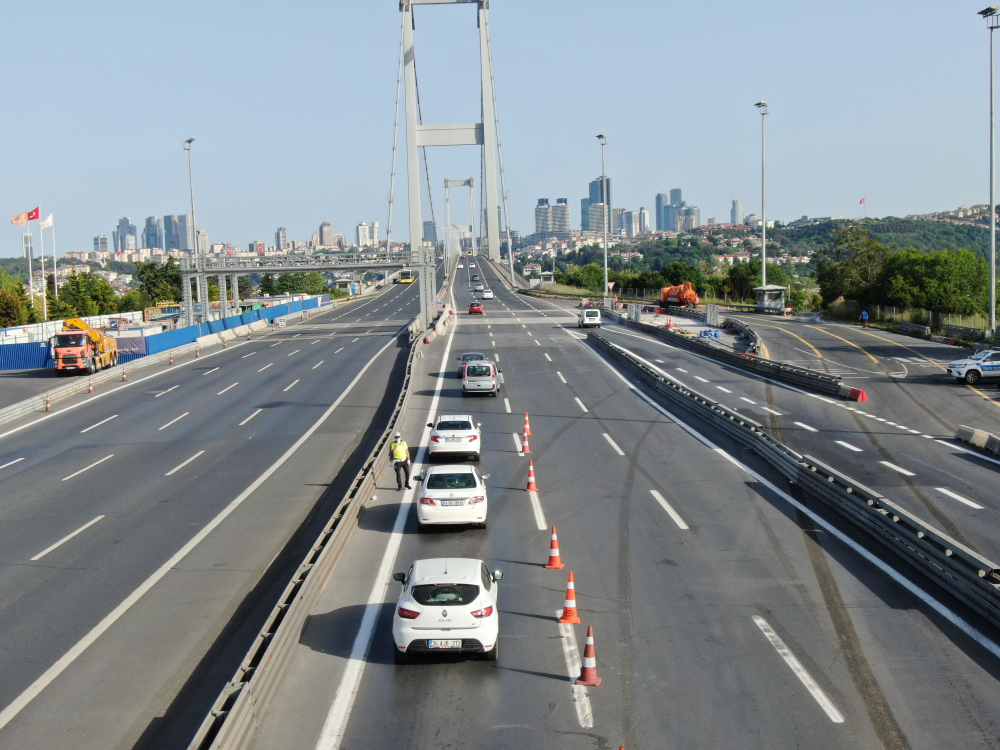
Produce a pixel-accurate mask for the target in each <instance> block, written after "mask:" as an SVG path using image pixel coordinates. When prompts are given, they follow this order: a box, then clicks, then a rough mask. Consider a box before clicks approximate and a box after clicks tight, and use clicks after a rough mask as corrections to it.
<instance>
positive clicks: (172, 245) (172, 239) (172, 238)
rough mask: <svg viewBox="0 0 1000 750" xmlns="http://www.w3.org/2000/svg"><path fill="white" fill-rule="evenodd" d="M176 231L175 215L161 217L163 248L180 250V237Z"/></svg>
mask: <svg viewBox="0 0 1000 750" xmlns="http://www.w3.org/2000/svg"><path fill="white" fill-rule="evenodd" d="M178 234H179V233H178V231H177V217H176V216H175V215H173V214H171V215H169V216H164V217H163V249H164V250H180V249H181V244H180V242H181V241H180V237H179V236H178Z"/></svg>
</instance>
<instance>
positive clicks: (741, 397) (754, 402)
mask: <svg viewBox="0 0 1000 750" xmlns="http://www.w3.org/2000/svg"><path fill="white" fill-rule="evenodd" d="M740 401H746V402H747V403H748V404H753V405H754V406H756V405H757V402H756V401H751V400H750V399H748V398H744V397H743V396H740Z"/></svg>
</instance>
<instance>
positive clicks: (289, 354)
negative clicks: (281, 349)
mask: <svg viewBox="0 0 1000 750" xmlns="http://www.w3.org/2000/svg"><path fill="white" fill-rule="evenodd" d="M301 351H302V350H301V349H296V350H295V351H294V352H289V353H288V356H289V357H291V356H292V355H293V354H298V353H299V352H301Z"/></svg>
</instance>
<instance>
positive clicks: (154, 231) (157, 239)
mask: <svg viewBox="0 0 1000 750" xmlns="http://www.w3.org/2000/svg"><path fill="white" fill-rule="evenodd" d="M142 246H143V247H149V248H153V247H158V248H161V249H162V248H163V224H162V222H161V221H160V220H159V218H157V217H156V216H150V217H148V218H147V219H146V228H145V229H143V230H142Z"/></svg>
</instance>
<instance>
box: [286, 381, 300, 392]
mask: <svg viewBox="0 0 1000 750" xmlns="http://www.w3.org/2000/svg"><path fill="white" fill-rule="evenodd" d="M298 382H299V381H298V380H293V381H292V384H291V385H289V386H288V387H287V388H282V393H284V392H285V391H288V390H291V388H292V386H294V385H295V384H296V383H298Z"/></svg>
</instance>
